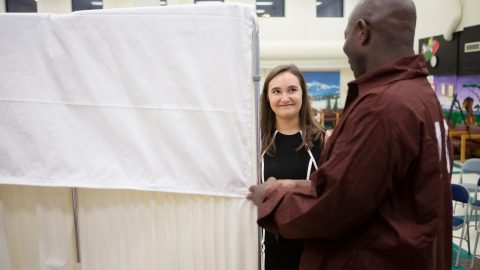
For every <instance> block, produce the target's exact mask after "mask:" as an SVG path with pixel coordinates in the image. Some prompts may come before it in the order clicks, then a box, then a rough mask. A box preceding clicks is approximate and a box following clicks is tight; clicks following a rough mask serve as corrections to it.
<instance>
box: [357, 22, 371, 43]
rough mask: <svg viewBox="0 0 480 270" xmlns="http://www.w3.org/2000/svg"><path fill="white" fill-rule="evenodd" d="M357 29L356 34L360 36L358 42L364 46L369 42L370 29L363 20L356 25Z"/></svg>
mask: <svg viewBox="0 0 480 270" xmlns="http://www.w3.org/2000/svg"><path fill="white" fill-rule="evenodd" d="M357 29H358V34H359V35H360V42H361V44H362V45H364V44H365V43H367V42H368V41H369V40H370V28H369V27H368V25H367V23H366V22H365V21H364V20H363V19H360V20H358V23H357Z"/></svg>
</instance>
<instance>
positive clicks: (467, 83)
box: [418, 25, 480, 126]
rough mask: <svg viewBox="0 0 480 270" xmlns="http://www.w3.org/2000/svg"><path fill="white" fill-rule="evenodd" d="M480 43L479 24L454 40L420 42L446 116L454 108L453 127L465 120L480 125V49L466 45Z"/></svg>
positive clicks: (425, 40)
mask: <svg viewBox="0 0 480 270" xmlns="http://www.w3.org/2000/svg"><path fill="white" fill-rule="evenodd" d="M479 41H480V25H476V26H471V27H465V28H464V30H463V31H461V32H456V33H454V34H453V38H452V40H451V41H446V40H445V39H444V38H443V36H442V35H440V36H433V37H427V38H423V39H420V40H419V42H418V45H419V48H418V49H419V52H420V53H421V54H423V55H424V56H425V60H426V61H427V68H428V72H429V73H430V74H431V75H432V76H430V77H429V81H430V83H431V85H432V88H433V91H435V92H436V94H437V97H438V100H439V101H440V104H441V105H442V108H443V111H444V114H445V117H448V116H449V112H450V109H452V116H451V125H452V126H454V125H456V124H458V123H463V121H465V122H466V123H467V124H471V125H480V50H477V51H475V50H473V51H471V50H470V51H467V50H465V47H466V46H465V45H466V44H470V43H471V42H474V43H475V42H479ZM455 97H456V100H457V101H458V103H457V102H455V103H454V100H455Z"/></svg>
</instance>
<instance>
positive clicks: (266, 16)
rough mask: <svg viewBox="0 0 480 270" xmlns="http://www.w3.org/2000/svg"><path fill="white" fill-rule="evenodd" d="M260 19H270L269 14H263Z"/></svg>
mask: <svg viewBox="0 0 480 270" xmlns="http://www.w3.org/2000/svg"><path fill="white" fill-rule="evenodd" d="M262 18H270V14H268V13H265V14H263V15H262Z"/></svg>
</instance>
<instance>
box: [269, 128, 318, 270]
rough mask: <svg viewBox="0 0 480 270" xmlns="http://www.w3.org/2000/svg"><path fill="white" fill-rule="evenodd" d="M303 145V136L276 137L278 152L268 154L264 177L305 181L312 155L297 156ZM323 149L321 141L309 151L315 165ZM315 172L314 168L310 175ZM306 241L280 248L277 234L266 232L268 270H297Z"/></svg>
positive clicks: (297, 241)
mask: <svg viewBox="0 0 480 270" xmlns="http://www.w3.org/2000/svg"><path fill="white" fill-rule="evenodd" d="M301 143H302V136H301V134H300V132H298V133H296V134H294V135H284V134H281V133H279V132H278V133H277V135H276V136H275V144H276V151H275V155H274V156H273V157H271V156H269V155H268V154H265V155H264V156H263V160H264V177H265V181H266V180H267V179H268V178H269V177H272V176H273V177H275V178H277V179H297V180H302V179H303V180H305V179H306V177H307V172H308V165H309V162H310V155H309V154H308V152H307V151H305V149H304V148H302V149H301V150H300V151H298V152H296V151H295V149H296V148H297V147H298V146H299V145H300V144H301ZM322 149H323V145H322V144H321V142H320V140H318V141H317V142H315V144H314V147H313V148H312V149H310V151H311V152H312V155H313V157H314V159H315V162H318V160H319V159H320V154H321V152H322ZM314 171H315V166H313V164H312V168H311V171H310V174H312V173H313V172H314ZM303 242H304V241H303V240H298V239H296V240H288V241H286V243H282V244H279V243H277V241H276V237H275V235H274V234H271V233H269V232H265V270H298V267H299V265H300V256H301V255H302V251H303V245H304V243H303Z"/></svg>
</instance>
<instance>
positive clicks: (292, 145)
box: [260, 65, 325, 270]
mask: <svg viewBox="0 0 480 270" xmlns="http://www.w3.org/2000/svg"><path fill="white" fill-rule="evenodd" d="M260 102H261V105H260V126H261V131H262V174H263V175H262V176H263V179H262V181H265V180H266V179H268V178H269V177H275V178H277V179H309V178H310V174H311V173H312V172H313V171H315V170H316V169H317V162H318V159H319V158H320V153H321V151H322V149H323V144H324V141H325V129H323V128H322V127H320V126H319V124H318V123H317V122H316V121H315V120H314V119H313V117H312V108H311V106H310V103H309V102H308V93H307V84H306V82H305V78H304V77H303V75H302V73H301V72H300V70H299V69H298V68H297V67H296V66H295V65H281V66H278V67H276V68H274V69H273V70H272V71H271V72H270V73H269V74H268V76H267V78H266V79H265V83H264V86H263V91H262V95H261V101H260ZM295 181H297V180H295ZM292 182H294V181H290V182H287V181H284V182H283V185H285V186H286V185H288V183H290V185H291V186H297V185H295V184H292ZM301 182H302V183H303V184H307V185H309V181H306V180H305V181H298V182H295V183H298V184H300V183H301ZM263 241H264V245H265V254H264V255H265V269H266V270H273V269H275V270H279V269H291V270H293V269H295V270H296V269H298V267H299V264H300V256H301V254H302V251H303V240H288V241H287V242H286V243H283V244H280V243H278V242H277V240H276V236H275V235H274V234H271V233H269V232H265V234H264V237H263Z"/></svg>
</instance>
